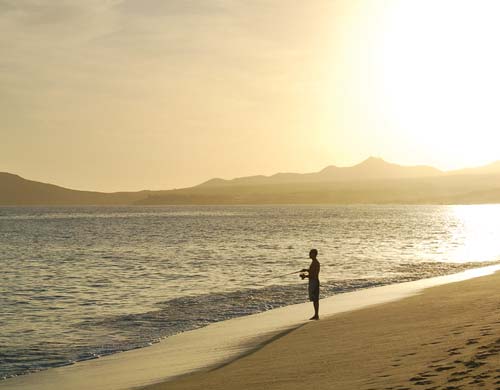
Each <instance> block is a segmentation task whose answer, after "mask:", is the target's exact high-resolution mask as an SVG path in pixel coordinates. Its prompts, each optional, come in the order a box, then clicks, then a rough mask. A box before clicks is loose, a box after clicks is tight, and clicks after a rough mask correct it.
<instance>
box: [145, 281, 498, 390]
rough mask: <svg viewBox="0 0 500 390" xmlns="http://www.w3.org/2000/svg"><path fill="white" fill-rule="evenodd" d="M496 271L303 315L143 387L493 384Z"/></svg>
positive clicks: (396, 388) (356, 388)
mask: <svg viewBox="0 0 500 390" xmlns="http://www.w3.org/2000/svg"><path fill="white" fill-rule="evenodd" d="M499 292H500V273H496V274H495V275H491V276H485V277H481V278H477V279H472V280H468V281H465V282H458V283H452V284H448V285H444V286H439V287H433V288H430V289H427V290H425V291H424V292H423V293H422V294H420V295H418V296H413V297H410V298H406V299H404V300H401V301H398V302H392V303H386V304H383V305H378V306H373V307H369V308H366V309H362V310H358V311H354V312H348V313H342V314H338V315H335V316H332V317H330V318H328V319H326V318H324V319H322V320H320V321H315V322H309V323H307V324H306V325H303V326H301V327H300V328H298V329H296V330H294V331H292V332H290V333H288V334H286V335H284V336H283V337H281V338H278V339H275V340H274V341H273V342H271V343H268V344H266V345H264V346H262V348H260V349H259V350H257V351H256V352H254V353H252V354H250V355H247V356H245V357H242V358H240V359H238V360H235V361H233V362H232V363H230V364H227V365H225V366H223V367H219V368H217V369H214V370H211V371H208V372H199V373H195V374H191V375H188V376H185V377H183V378H180V379H178V380H175V381H172V382H165V383H162V384H157V385H153V386H149V387H147V389H148V390H167V389H168V390H176V389H200V390H201V389H203V390H206V389H231V390H234V389H236V390H244V389H259V390H261V389H299V388H300V389H305V388H306V389H337V390H344V389H345V390H348V389H352V390H363V389H364V390H368V389H372V390H379V389H380V390H382V389H383V390H389V389H391V390H404V389H425V390H431V389H432V390H437V389H447V390H454V389H481V388H484V389H488V390H490V389H492V390H500V294H499Z"/></svg>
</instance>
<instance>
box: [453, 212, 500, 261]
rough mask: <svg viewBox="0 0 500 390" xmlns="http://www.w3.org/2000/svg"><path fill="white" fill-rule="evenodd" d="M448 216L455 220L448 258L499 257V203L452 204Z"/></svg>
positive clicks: (456, 259) (480, 258)
mask: <svg viewBox="0 0 500 390" xmlns="http://www.w3.org/2000/svg"><path fill="white" fill-rule="evenodd" d="M450 218H451V219H454V220H455V224H450V225H455V229H454V231H453V232H452V235H453V239H452V241H453V242H454V243H455V246H454V248H452V249H451V250H450V251H449V255H450V260H452V261H460V262H468V261H485V260H500V256H499V254H500V240H499V238H500V230H499V221H500V205H475V206H451V207H450Z"/></svg>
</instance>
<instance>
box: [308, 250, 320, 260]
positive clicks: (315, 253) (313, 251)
mask: <svg viewBox="0 0 500 390" xmlns="http://www.w3.org/2000/svg"><path fill="white" fill-rule="evenodd" d="M316 256H318V250H317V249H311V250H310V251H309V257H310V258H311V259H315V258H316Z"/></svg>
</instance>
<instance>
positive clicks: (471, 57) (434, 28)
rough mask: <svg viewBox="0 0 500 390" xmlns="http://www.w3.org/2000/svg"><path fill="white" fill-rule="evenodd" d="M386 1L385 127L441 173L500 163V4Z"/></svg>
mask: <svg viewBox="0 0 500 390" xmlns="http://www.w3.org/2000/svg"><path fill="white" fill-rule="evenodd" d="M388 4H390V5H389V6H388V9H387V12H386V14H385V17H384V20H383V23H382V24H381V26H380V29H381V30H380V31H381V33H380V35H379V39H378V41H377V43H376V45H377V50H375V53H376V54H374V56H375V57H374V58H375V73H376V75H375V77H376V80H377V84H378V85H377V90H378V93H379V94H380V102H381V103H380V104H381V106H380V107H379V109H380V110H381V113H382V114H383V115H384V116H385V117H386V120H387V122H388V123H390V125H391V126H394V127H395V128H396V129H397V131H399V132H401V133H402V134H403V136H404V137H405V138H406V139H407V142H409V143H413V144H414V145H415V148H416V149H419V150H424V151H425V153H426V154H427V156H428V157H429V159H428V160H433V159H434V161H436V162H437V163H439V164H440V165H441V167H442V168H445V169H446V168H455V167H457V168H458V167H459V166H463V165H474V164H482V163H487V162H490V161H492V160H495V159H497V158H498V144H499V141H500V115H499V111H498V102H499V101H500V72H499V71H498V69H500V51H498V50H497V48H496V47H497V43H498V37H499V36H500V24H499V23H498V16H499V15H500V3H499V2H495V1H474V2H471V1H451V0H450V1H432V2H430V1H395V2H390V3H388ZM437 156H440V157H439V158H440V160H437ZM443 161H448V162H449V163H448V166H443Z"/></svg>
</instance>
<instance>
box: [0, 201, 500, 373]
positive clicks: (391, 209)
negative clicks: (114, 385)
mask: <svg viewBox="0 0 500 390" xmlns="http://www.w3.org/2000/svg"><path fill="white" fill-rule="evenodd" d="M499 238H500V205H487V206H234V207H227V206H219V207H215V206H206V207H198V206H196V207H195V206H193V207H190V206H180V207H64V208H63V207H47V208H44V207H23V208H17V207H5V208H0V265H1V269H2V278H1V279H0V378H1V377H8V376H12V375H19V374H24V373H27V372H31V371H36V370H40V369H46V368H50V367H55V366H59V365H65V364H70V363H72V362H75V361H78V360H85V359H92V358H96V357H99V356H101V355H104V354H110V353H114V352H118V351H123V350H128V349H132V348H137V347H141V346H145V345H148V344H150V343H154V342H156V341H158V340H159V339H161V338H163V337H168V336H169V335H172V334H175V333H178V332H182V331H185V330H188V329H194V328H197V327H201V326H204V325H207V324H209V323H211V322H215V321H222V320H224V319H228V318H233V317H237V316H243V315H247V314H251V313H256V312H260V311H263V310H269V309H271V308H275V307H279V306H283V305H288V304H292V303H298V302H303V301H305V300H306V298H307V297H306V287H305V282H302V281H301V280H300V279H299V278H298V276H297V275H289V276H280V275H282V274H286V273H290V272H293V271H296V270H300V269H301V268H306V267H307V266H308V264H309V260H308V258H307V255H308V252H309V249H310V248H313V247H314V248H317V249H318V250H319V260H320V261H321V265H322V268H321V275H320V276H321V282H322V296H323V297H325V296H329V295H333V294H335V293H340V292H345V291H351V290H354V289H360V288H366V287H372V286H377V285H382V284H388V283H397V282H401V281H408V280H415V279H421V278H425V277H430V276H436V275H442V274H447V273H454V272H458V271H460V270H463V269H465V268H471V267H477V266H481V265H484V264H483V263H482V262H490V261H498V260H500V244H498V243H499V242H500V240H499Z"/></svg>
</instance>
